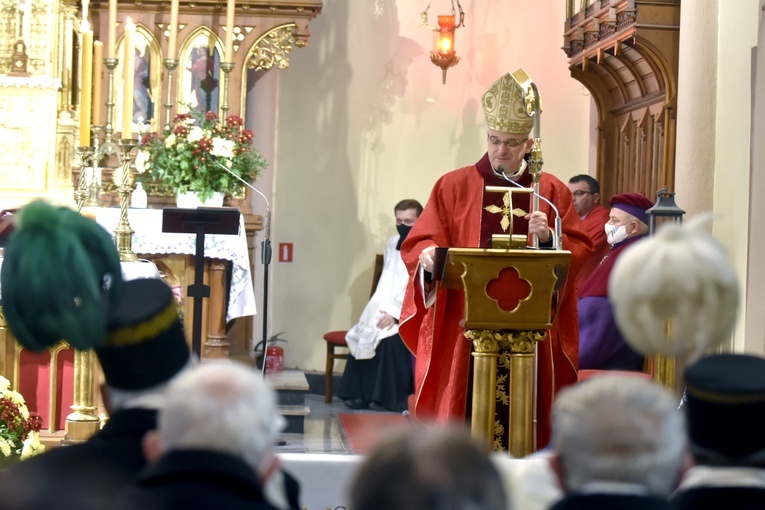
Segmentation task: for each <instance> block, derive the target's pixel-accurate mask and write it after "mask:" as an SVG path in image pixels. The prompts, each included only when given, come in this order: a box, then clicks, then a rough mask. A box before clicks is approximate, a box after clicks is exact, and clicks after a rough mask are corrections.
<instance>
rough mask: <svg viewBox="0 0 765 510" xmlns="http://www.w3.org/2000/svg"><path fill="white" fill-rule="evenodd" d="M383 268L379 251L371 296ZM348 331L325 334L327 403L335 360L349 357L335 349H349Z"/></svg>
mask: <svg viewBox="0 0 765 510" xmlns="http://www.w3.org/2000/svg"><path fill="white" fill-rule="evenodd" d="M382 268H383V256H382V254H380V253H378V254H377V256H376V257H375V267H374V273H373V275H372V291H371V292H370V294H369V295H370V297H371V296H372V294H374V293H375V289H377V282H378V281H380V275H381V274H382ZM346 333H348V330H341V331H330V332H329V333H326V334H325V335H324V341H325V342H326V343H327V366H326V367H325V369H324V387H325V393H324V402H326V403H327V404H329V403H330V402H332V395H333V388H332V386H333V384H332V382H333V380H332V375H333V373H334V371H335V360H336V359H347V358H348V352H335V349H337V348H341V347H344V348H345V349H346V350H347V349H348V344H347V343H346V341H345V334H346Z"/></svg>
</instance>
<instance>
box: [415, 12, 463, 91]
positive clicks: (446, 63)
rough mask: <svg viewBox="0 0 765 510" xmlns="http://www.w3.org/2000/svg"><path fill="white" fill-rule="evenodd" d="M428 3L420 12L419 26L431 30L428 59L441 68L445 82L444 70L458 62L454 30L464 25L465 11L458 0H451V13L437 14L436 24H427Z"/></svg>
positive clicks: (443, 81) (444, 82)
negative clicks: (431, 44) (430, 46)
mask: <svg viewBox="0 0 765 510" xmlns="http://www.w3.org/2000/svg"><path fill="white" fill-rule="evenodd" d="M455 3H456V7H457V10H459V15H460V18H459V23H457V22H456V20H457V11H456V10H455ZM429 9H430V3H428V6H427V7H426V8H425V10H424V11H422V13H421V14H420V26H421V27H425V28H429V29H431V30H433V50H432V51H431V52H430V61H431V62H433V64H434V65H436V66H438V67H440V68H441V71H442V73H443V78H442V83H443V84H446V71H447V70H448V69H449V68H450V67H453V66H456V65H457V64H459V62H460V58H459V57H458V56H457V52H456V50H455V49H454V32H455V31H456V30H457V29H458V28H459V27H464V26H465V12H464V11H463V10H462V6H461V5H460V2H459V0H452V13H451V14H443V15H439V16H438V26H433V25H429V24H428V10H429Z"/></svg>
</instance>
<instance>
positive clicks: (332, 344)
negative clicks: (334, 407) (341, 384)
mask: <svg viewBox="0 0 765 510" xmlns="http://www.w3.org/2000/svg"><path fill="white" fill-rule="evenodd" d="M346 333H348V331H347V330H345V329H344V330H342V331H330V332H329V333H327V334H326V335H324V340H325V341H326V342H327V367H326V368H325V370H324V382H325V388H326V393H325V394H324V402H326V403H328V404H329V403H330V402H332V394H333V391H332V374H333V372H334V371H335V360H336V359H347V358H348V354H349V353H348V352H335V348H336V347H345V348H346V349H347V348H348V344H347V343H346V342H345V334H346Z"/></svg>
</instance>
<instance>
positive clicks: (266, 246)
mask: <svg viewBox="0 0 765 510" xmlns="http://www.w3.org/2000/svg"><path fill="white" fill-rule="evenodd" d="M211 159H212V158H211ZM213 161H214V163H215V164H216V165H218V166H219V167H221V168H222V169H223V170H225V171H226V172H228V173H230V174H231V175H233V176H234V177H235V178H236V179H238V180H239V182H241V183H242V184H244V185H245V186H247V187H248V188H249V189H251V190H252V191H254V192H255V193H257V194H258V195H260V196H261V197H262V198H263V200H264V201H265V202H266V221H265V225H264V229H263V231H264V234H265V237H264V238H263V241H262V242H261V243H260V261H261V262H262V263H263V339H262V340H261V341H260V342H258V345H256V346H255V350H257V348H258V346H262V349H263V366H262V367H261V369H260V374H261V377H262V378H263V379H265V378H266V357H267V356H268V348H267V346H268V266H269V264H270V263H271V204H270V202H269V201H268V198H266V196H265V195H264V194H263V193H261V192H260V191H259V190H258V189H257V188H256V187H255V186H253V185H252V184H250V183H249V182H247V181H245V180H244V179H242V178H241V177H239V176H238V175H236V174H235V173H234V172H232V171H231V169H230V168H229V167H227V166H226V165H224V164H223V163H221V162H220V161H218V160H216V159H213Z"/></svg>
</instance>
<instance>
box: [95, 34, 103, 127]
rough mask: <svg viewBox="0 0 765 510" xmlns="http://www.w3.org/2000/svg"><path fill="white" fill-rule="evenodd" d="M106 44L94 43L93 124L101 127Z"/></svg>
mask: <svg viewBox="0 0 765 510" xmlns="http://www.w3.org/2000/svg"><path fill="white" fill-rule="evenodd" d="M103 60H104V43H102V42H101V41H94V42H93V124H94V125H96V126H100V125H101V106H102V104H101V69H103V65H104V62H103Z"/></svg>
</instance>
